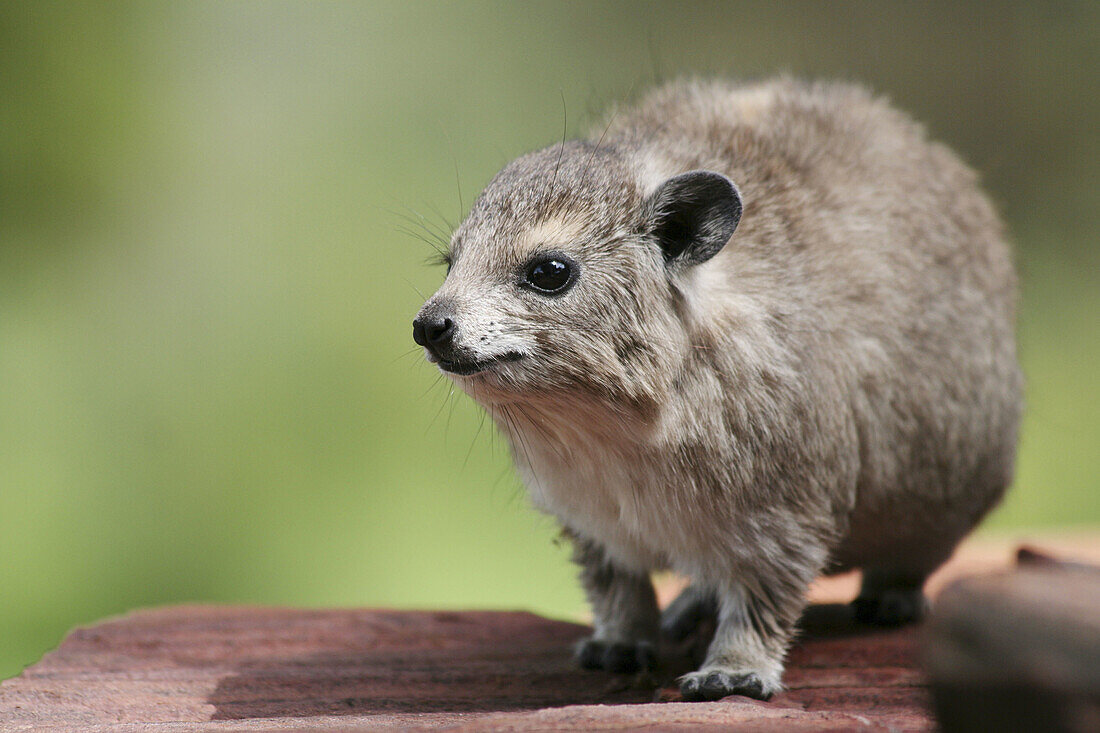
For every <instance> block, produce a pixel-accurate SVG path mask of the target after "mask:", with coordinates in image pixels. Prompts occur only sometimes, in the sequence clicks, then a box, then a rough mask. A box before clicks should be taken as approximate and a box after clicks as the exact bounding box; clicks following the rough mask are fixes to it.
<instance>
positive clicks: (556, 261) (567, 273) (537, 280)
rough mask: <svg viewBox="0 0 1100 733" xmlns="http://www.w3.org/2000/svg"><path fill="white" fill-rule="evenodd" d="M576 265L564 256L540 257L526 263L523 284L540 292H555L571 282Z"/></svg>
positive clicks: (563, 289) (560, 290)
mask: <svg viewBox="0 0 1100 733" xmlns="http://www.w3.org/2000/svg"><path fill="white" fill-rule="evenodd" d="M575 271H576V266H575V265H574V264H573V263H572V262H571V261H570V260H569V259H568V258H566V257H564V256H561V255H553V256H548V257H540V258H539V259H537V260H533V261H532V262H531V263H530V264H529V265H527V272H526V273H525V274H524V278H525V281H526V282H525V284H526V285H529V286H530V287H531V288H532V289H534V290H537V291H539V292H540V293H547V294H556V293H561V292H564V291H565V290H566V288H568V287H569V286H570V285H572V284H573V280H574V273H575Z"/></svg>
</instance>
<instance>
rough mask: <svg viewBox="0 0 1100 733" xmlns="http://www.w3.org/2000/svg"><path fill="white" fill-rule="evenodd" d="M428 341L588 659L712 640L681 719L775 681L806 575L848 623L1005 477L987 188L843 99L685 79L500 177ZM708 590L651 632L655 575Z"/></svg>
mask: <svg viewBox="0 0 1100 733" xmlns="http://www.w3.org/2000/svg"><path fill="white" fill-rule="evenodd" d="M447 259H448V265H449V270H448V274H447V278H446V280H445V281H444V282H443V285H442V286H441V287H440V288H439V290H438V292H436V293H435V295H433V296H432V297H431V298H430V299H429V300H428V302H427V303H426V304H425V305H424V307H423V308H422V309H421V311H420V313H419V315H418V316H417V318H416V321H415V323H414V332H413V333H414V338H415V339H416V342H417V343H418V344H420V345H422V346H424V347H425V350H426V352H427V357H428V359H429V360H430V361H432V362H434V363H436V364H438V366H439V368H440V369H442V370H443V371H444V372H446V373H447V374H448V376H450V377H451V378H452V379H453V380H454V381H455V382H456V383H457V384H458V385H459V386H460V387H461V388H462V389H463V390H464V391H465V392H467V393H468V394H469V395H470V396H471V397H473V398H474V399H475V400H476V401H477V402H479V403H480V404H481V405H482V406H483V407H484V408H485V410H486V411H487V412H488V413H489V414H490V415H491V416H492V417H493V419H494V420H495V422H496V424H497V425H498V427H499V428H500V430H501V431H502V432H503V433H504V435H505V436H507V438H508V441H509V443H510V445H511V449H512V453H513V457H514V459H515V463H516V466H517V469H518V471H519V473H520V474H521V475H522V477H523V480H524V482H525V483H526V485H527V488H528V490H529V491H530V494H531V497H532V499H533V501H534V503H535V505H536V506H537V507H538V508H540V509H542V510H543V511H546V512H548V513H550V514H552V515H554V516H555V517H556V518H557V519H558V520H559V521H560V522H561V524H562V526H563V527H564V530H565V532H566V534H567V535H568V536H569V537H570V538H572V540H573V542H574V544H575V548H576V552H575V559H576V561H577V562H578V563H579V564H580V566H581V577H582V580H583V583H584V587H585V590H586V592H587V594H588V597H589V600H590V601H591V604H592V609H593V613H594V626H595V633H593V635H592V637H591V638H590V639H587V640H585V641H584V642H582V643H581V644H580V645H579V646H578V649H577V654H578V659H579V661H580V662H581V664H583V665H584V666H588V667H600V668H605V669H610V670H618V671H630V670H635V669H637V668H639V667H645V666H648V665H650V664H651V663H652V662H653V658H654V652H653V649H654V642H655V640H656V638H657V635H658V632H659V631H660V630H661V629H662V628H663V629H664V630H665V631H667V632H669V633H672V634H682V633H684V632H685V631H686V630H687V629H688V628H690V626H691V623H692V621H693V620H694V619H697V618H699V616H700V614H701V613H702V612H703V611H704V610H705V609H707V608H708V607H709V608H712V609H714V610H715V611H716V613H717V631H716V633H715V636H714V640H713V642H712V643H711V645H710V648H709V651H708V652H707V656H706V660H705V662H704V663H703V665H702V666H701V668H700V669H699V670H698V671H695V672H692V673H690V674H687V675H685V676H684V677H681V678H680V689H681V691H682V693H683V695H684V697H685V698H687V699H696V700H697V699H707V700H710V699H716V698H720V697H723V696H725V695H728V694H733V693H740V694H744V695H750V696H753V697H760V698H766V697H767V696H769V695H771V694H772V693H774V692H775V691H777V690H779V689H780V688H781V677H782V672H783V659H784V654H785V652H786V650H787V647H788V645H789V643H790V640H791V636H792V633H793V630H794V627H795V624H796V622H797V621H798V618H799V615H800V613H801V611H802V610H803V607H804V606H805V603H806V601H805V593H806V589H807V586H808V585H809V583H810V581H811V580H813V578H814V577H815V576H816V575H818V574H819V573H830V572H837V571H841V570H845V569H848V568H862V570H863V586H862V590H861V591H860V594H859V597H858V598H857V599H856V600H855V601H854V606H855V612H856V615H857V616H858V617H860V618H862V619H865V620H868V621H872V622H880V623H897V622H903V621H907V620H912V619H913V618H915V617H917V616H918V615H919V614H920V612H921V609H922V605H923V596H922V594H921V587H922V584H923V581H924V580H925V578H926V577H927V576H928V574H929V573H931V572H932V571H933V570H934V569H935V568H936V567H937V566H938V565H940V564H941V563H942V562H943V561H944V560H945V559H946V558H947V557H948V556H949V555H950V554H951V551H952V549H953V548H954V547H955V546H956V544H957V543H958V542H959V540H960V539H961V538H962V537H963V536H964V535H965V534H966V533H967V532H968V531H969V530H970V529H971V528H972V527H974V525H975V524H976V523H977V522H978V521H979V520H980V519H981V518H982V516H983V515H984V514H985V513H986V512H988V511H989V509H990V508H991V507H992V506H993V505H994V504H996V502H997V501H998V500H999V499H1000V497H1001V496H1002V494H1003V493H1004V491H1005V488H1006V486H1007V485H1008V484H1009V481H1010V479H1011V477H1012V470H1013V460H1014V453H1015V446H1016V433H1017V424H1018V421H1019V417H1020V406H1021V396H1020V392H1021V376H1020V371H1019V368H1018V365H1017V359H1016V347H1015V342H1014V335H1013V330H1014V325H1013V324H1014V320H1015V314H1014V310H1015V291H1016V278H1015V275H1014V272H1013V266H1012V262H1011V257H1010V254H1009V250H1008V248H1007V247H1006V245H1005V242H1004V235H1003V232H1002V227H1001V224H1000V223H999V221H998V217H997V214H996V213H995V211H994V208H993V207H992V206H991V205H990V202H989V200H988V199H987V198H986V197H985V196H984V195H983V194H982V192H981V191H980V190H979V187H978V184H977V181H976V176H975V174H974V173H973V172H972V171H971V170H970V169H969V168H967V167H966V166H965V165H964V164H962V163H961V162H960V161H959V159H958V158H957V157H956V156H955V155H953V154H952V153H951V152H950V151H949V150H948V149H947V148H946V147H944V146H943V145H940V144H937V143H933V142H930V141H929V140H928V139H927V137H926V135H925V133H924V131H923V129H922V128H921V127H920V126H919V125H917V124H915V123H914V122H912V121H911V120H910V119H909V118H908V117H906V116H905V115H903V114H901V113H899V112H897V111H896V110H894V109H892V108H891V107H890V106H889V105H888V104H887V103H885V102H884V101H882V100H881V99H878V98H876V97H874V96H872V95H871V94H869V93H867V92H866V91H864V90H863V89H860V88H858V87H854V86H850V85H846V84H825V83H813V84H811V83H801V82H797V81H793V80H789V79H783V80H778V81H772V82H767V83H761V84H752V85H737V84H731V83H724V82H711V83H701V82H692V83H678V84H673V85H670V86H666V87H664V88H661V89H658V90H657V91H655V92H653V93H651V94H650V95H648V96H647V97H645V98H644V99H643V100H642V101H641V103H640V104H638V105H636V106H633V107H630V108H625V109H621V110H619V111H618V112H616V113H615V114H614V115H612V116H611V118H610V122H608V123H607V125H606V127H605V126H603V125H601V126H599V128H598V129H597V130H596V131H595V134H594V135H593V136H592V137H590V138H588V139H584V140H578V141H574V142H565V143H563V144H560V145H558V144H555V145H552V146H550V147H548V148H546V149H544V150H540V151H538V152H534V153H531V154H529V155H524V156H523V157H521V158H519V159H518V160H516V161H514V162H512V163H510V164H509V165H508V166H507V167H505V168H504V170H502V171H501V172H500V173H499V174H497V176H496V177H495V178H494V179H493V180H492V181H491V182H490V183H489V185H488V186H487V187H486V189H485V190H484V191H483V192H482V193H481V195H480V196H479V197H478V199H477V201H476V202H475V203H474V205H473V208H472V210H471V211H470V214H469V216H468V217H467V218H466V220H465V221H464V222H463V223H462V224H461V226H460V227H459V228H458V230H457V231H456V232H455V233H454V236H453V238H452V241H451V246H450V251H449V253H448V255H447ZM660 568H669V569H672V570H674V571H676V572H679V573H682V574H684V575H686V576H688V577H690V578H691V579H692V582H693V585H692V586H691V587H690V588H689V589H688V591H686V592H685V594H684V595H683V596H681V598H679V599H677V601H675V602H674V603H673V605H672V607H671V608H670V609H669V610H668V611H666V614H665V617H664V619H663V620H662V618H661V615H660V613H659V611H658V608H657V603H656V601H655V598H654V592H653V587H652V585H651V583H650V578H649V573H650V572H651V571H653V570H655V569H660Z"/></svg>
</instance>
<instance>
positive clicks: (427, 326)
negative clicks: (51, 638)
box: [413, 316, 455, 350]
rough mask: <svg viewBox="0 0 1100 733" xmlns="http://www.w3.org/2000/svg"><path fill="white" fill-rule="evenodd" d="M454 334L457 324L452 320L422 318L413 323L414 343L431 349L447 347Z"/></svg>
mask: <svg viewBox="0 0 1100 733" xmlns="http://www.w3.org/2000/svg"><path fill="white" fill-rule="evenodd" d="M454 332H455V323H454V321H452V320H451V319H450V318H439V317H434V316H421V317H419V318H417V319H416V320H415V321H413V341H415V342H416V343H418V344H420V345H421V346H426V347H428V348H429V349H433V350H434V349H435V348H436V347H439V346H443V345H445V344H446V343H447V342H449V341H450V340H451V338H452V337H453V336H454Z"/></svg>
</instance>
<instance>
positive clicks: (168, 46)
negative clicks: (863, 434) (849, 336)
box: [0, 2, 1100, 677]
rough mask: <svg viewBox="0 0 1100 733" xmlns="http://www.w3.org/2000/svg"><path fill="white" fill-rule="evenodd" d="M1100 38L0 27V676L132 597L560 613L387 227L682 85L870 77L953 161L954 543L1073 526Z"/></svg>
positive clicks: (1082, 435)
mask: <svg viewBox="0 0 1100 733" xmlns="http://www.w3.org/2000/svg"><path fill="white" fill-rule="evenodd" d="M1098 39H1100V3H1096V2H1082V3H1079V4H1063V3H1042V4H1036V3H1012V4H1004V3H986V2H982V3H974V4H961V3H907V4H903V5H893V4H887V3H881V2H870V3H859V4H848V3H841V4H837V3H806V4H800V3H775V4H773V3H770V2H769V3H747V4H746V3H732V4H726V3H699V2H687V3H602V4H599V5H588V4H579V3H569V4H561V3H522V4H519V3H516V4H512V3H489V4H486V3H478V4H473V3H432V4H427V3H406V2H384V3H379V2H376V3H366V4H312V3H305V2H303V3H298V4H271V3H265V4H222V3H192V2H188V3H177V4H174V5H167V4H152V3H144V2H142V3H134V4H125V5H118V4H107V3H87V4H69V3H64V4H52V3H41V2H26V3H17V2H9V3H3V4H2V5H0V677H6V676H10V675H13V674H16V673H18V671H19V670H20V669H21V667H22V666H23V665H25V664H28V663H31V662H33V661H35V660H36V659H37V658H38V657H39V656H40V655H41V654H42V653H43V652H44V651H45V650H46V649H48V648H50V647H52V646H54V645H56V643H57V642H58V641H59V640H60V638H61V636H62V635H63V634H64V632H65V631H66V630H67V629H69V628H70V627H72V626H73V625H75V624H79V623H85V622H89V621H92V620H94V619H97V618H100V617H103V616H105V615H108V614H114V613H119V612H122V611H124V610H126V609H130V608H134V607H136V606H148V605H152V604H163V603H176V602H182V601H203V602H208V601H209V602H237V603H239V602H245V603H276V604H302V605H314V604H317V605H321V604H324V605H375V606H449V607H475V606H476V607H522V608H530V609H534V610H537V611H541V612H543V613H548V614H552V615H560V616H572V615H575V614H577V613H579V612H580V611H581V610H582V604H581V597H580V593H579V591H578V590H577V589H576V586H575V582H574V579H573V571H572V569H571V568H570V567H569V565H568V563H567V560H566V551H565V549H564V548H560V547H557V546H555V545H554V543H553V542H552V538H553V536H554V526H553V524H552V522H550V521H549V520H547V519H545V518H543V517H540V516H538V515H536V514H535V513H534V512H532V511H531V510H529V509H528V508H527V506H526V501H525V499H524V495H523V492H522V490H521V489H520V487H519V486H518V484H517V481H516V480H515V478H514V477H513V476H512V474H511V471H510V467H509V460H508V457H507V451H506V450H505V448H504V446H503V444H502V442H501V440H500V439H499V438H498V437H496V436H495V435H493V431H492V429H491V426H490V425H481V423H482V419H481V417H480V414H479V413H478V411H477V410H476V409H475V408H474V407H473V406H472V405H471V404H470V403H469V402H468V401H467V400H466V399H465V398H459V397H457V396H456V397H455V398H454V399H450V398H449V396H448V395H449V391H448V387H447V384H446V383H445V382H437V379H436V372H435V370H434V368H432V367H431V366H430V365H427V364H425V363H423V360H422V358H421V357H420V355H419V353H417V352H416V350H415V349H413V344H412V343H411V338H410V331H411V328H410V322H411V319H412V316H413V314H414V313H415V311H416V310H417V308H418V307H419V304H420V302H421V300H422V298H421V294H427V293H429V292H430V291H432V290H433V289H434V287H435V286H436V284H437V283H438V282H439V281H440V280H441V278H442V272H441V271H439V269H438V268H431V267H428V266H426V265H425V264H424V262H425V259H426V257H427V256H428V255H429V254H430V253H431V250H430V248H429V247H428V246H427V245H426V244H424V243H423V242H421V241H419V240H418V239H416V238H414V237H411V236H408V235H406V234H405V233H404V232H403V231H402V229H404V228H416V227H415V226H414V225H411V224H409V222H408V221H407V218H409V217H411V218H412V219H414V220H417V219H419V217H421V216H422V217H424V219H425V220H426V221H427V222H428V223H427V224H426V226H428V227H439V228H446V227H449V226H450V225H451V224H453V223H455V222H456V220H457V219H458V218H460V216H461V215H462V206H463V205H469V203H470V200H471V198H472V196H473V195H474V194H475V193H476V191H477V190H478V189H479V187H481V186H482V185H484V183H485V182H486V181H487V180H488V178H489V177H490V176H491V175H492V174H493V173H494V172H495V171H496V170H497V169H498V168H499V167H500V166H501V165H503V164H504V163H505V162H506V161H508V160H509V159H510V158H512V157H514V156H515V155H517V154H519V153H522V152H524V151H527V150H529V149H532V148H536V147H542V146H543V145H546V144H549V143H552V142H553V141H555V140H556V139H558V138H559V137H560V135H561V131H562V126H563V100H564V108H565V112H566V118H567V119H566V121H565V124H566V126H567V127H568V130H569V132H570V134H580V133H583V132H584V131H585V130H586V129H588V127H589V126H590V125H591V124H593V123H594V121H595V120H596V119H597V118H598V117H599V115H600V112H601V110H603V109H604V108H605V106H606V105H607V104H608V103H609V102H610V101H612V100H619V99H623V98H629V97H631V96H636V95H638V94H639V93H640V92H641V91H642V90H644V89H645V88H646V87H648V86H650V85H652V84H654V83H656V82H658V81H660V80H663V79H667V78H671V77H676V76H680V75H683V74H723V75H732V76H737V77H751V76H761V75H768V74H773V73H775V72H777V71H789V72H793V73H795V74H800V75H806V76H820V77H840V78H846V79H853V80H859V81H862V82H866V83H868V84H870V85H871V86H873V87H874V88H876V89H877V90H879V91H881V92H883V93H885V94H887V95H888V96H890V97H891V98H892V99H894V100H895V101H896V103H897V104H899V105H900V106H902V107H904V108H906V109H908V110H910V111H911V112H912V113H913V114H914V115H916V116H917V117H918V118H920V119H921V120H923V121H925V122H926V123H927V124H928V126H929V127H930V129H931V130H932V132H933V134H934V135H935V136H936V137H937V138H940V139H943V140H945V141H947V142H948V143H950V144H952V145H953V146H954V147H955V148H956V149H958V150H959V151H961V153H962V154H963V155H964V156H965V157H966V158H967V159H968V160H969V161H970V162H971V163H972V164H973V165H975V166H976V167H977V168H978V169H979V170H981V172H982V173H983V175H984V177H985V180H986V181H987V183H988V187H989V189H990V190H991V191H992V192H993V194H994V195H995V197H996V199H997V200H998V202H999V204H1000V205H1001V207H1002V208H1003V210H1004V213H1005V217H1006V218H1007V220H1008V222H1009V224H1010V226H1011V229H1012V231H1013V235H1014V239H1015V241H1016V243H1017V248H1018V252H1019V263H1020V268H1021V271H1022V273H1023V277H1024V288H1023V303H1022V308H1021V314H1022V315H1021V322H1020V338H1021V349H1022V357H1023V360H1024V364H1025V368H1026V371H1027V374H1028V377H1029V390H1028V394H1029V399H1028V402H1029V408H1028V413H1027V419H1026V424H1025V427H1024V433H1023V442H1022V448H1021V454H1020V463H1019V474H1018V480H1017V483H1016V487H1015V489H1014V491H1013V492H1012V494H1011V497H1010V498H1009V500H1008V501H1007V503H1006V504H1005V505H1004V506H1003V508H1001V509H1000V510H999V511H998V512H997V513H996V514H995V516H994V517H993V518H992V519H991V520H990V521H989V522H988V524H987V527H988V528H989V529H987V530H986V531H997V530H1002V531H1003V530H1011V531H1021V530H1022V529H1023V528H1028V529H1031V528H1041V527H1049V526H1057V525H1071V524H1076V525H1084V524H1090V523H1091V524H1093V525H1096V524H1098V523H1100V479H1098V476H1100V450H1097V438H1098V437H1100V410H1098V392H1100V390H1098V387H1097V365H1098V364H1100V344H1098V340H1097V335H1098V331H1097V320H1098V314H1100V255H1098V250H1097V248H1096V246H1095V237H1096V233H1097V231H1100V228H1098V226H1097V225H1098V223H1100V213H1098V212H1100V197H1098V195H1097V192H1098V187H1100V178H1098V173H1097V171H1098V170H1100V165H1098V164H1100V161H1098V159H1097V157H1098V156H1097V153H1098V150H1100V145H1098V142H1100V140H1098V137H1100V114H1098V107H1100V95H1098V94H1097V89H1098V88H1100V58H1098V49H1100V42H1098ZM456 172H457V176H456ZM459 182H460V183H459ZM460 185H461V202H460V193H459V186H460Z"/></svg>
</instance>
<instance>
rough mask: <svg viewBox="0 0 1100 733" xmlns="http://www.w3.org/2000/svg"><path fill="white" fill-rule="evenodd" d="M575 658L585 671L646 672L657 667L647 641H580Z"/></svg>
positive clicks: (651, 646)
mask: <svg viewBox="0 0 1100 733" xmlns="http://www.w3.org/2000/svg"><path fill="white" fill-rule="evenodd" d="M575 656H576V658H577V662H578V663H579V664H580V665H581V666H582V667H584V668H585V669H604V670H607V671H608V672H625V673H630V672H648V671H650V670H652V669H653V668H654V667H656V666H657V651H656V649H654V648H653V644H651V643H649V642H648V641H604V640H602V639H592V638H589V639H582V640H581V641H580V643H578V644H577V648H576V650H575Z"/></svg>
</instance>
